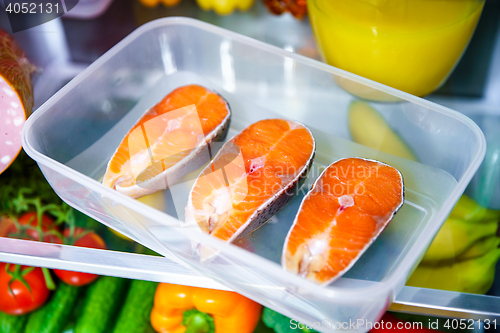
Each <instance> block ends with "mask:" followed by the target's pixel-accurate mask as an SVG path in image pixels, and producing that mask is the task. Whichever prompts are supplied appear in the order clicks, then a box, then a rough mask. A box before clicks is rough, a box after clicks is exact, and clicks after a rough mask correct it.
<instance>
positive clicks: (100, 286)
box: [74, 276, 128, 333]
mask: <svg viewBox="0 0 500 333" xmlns="http://www.w3.org/2000/svg"><path fill="white" fill-rule="evenodd" d="M127 285H128V280H126V279H121V278H117V277H112V276H101V277H99V278H98V279H97V280H96V281H95V282H94V283H92V284H91V285H90V286H89V288H88V290H87V294H86V295H85V301H84V302H83V307H82V310H81V313H80V317H79V318H78V320H77V322H76V326H75V330H74V332H75V333H107V332H109V331H110V327H112V325H113V321H114V319H115V317H116V314H117V312H118V310H119V309H120V306H121V304H122V299H123V296H124V295H125V293H126V288H127Z"/></svg>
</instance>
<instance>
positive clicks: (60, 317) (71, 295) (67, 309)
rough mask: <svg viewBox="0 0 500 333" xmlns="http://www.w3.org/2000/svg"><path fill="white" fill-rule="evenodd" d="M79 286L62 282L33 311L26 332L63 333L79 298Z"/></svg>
mask: <svg viewBox="0 0 500 333" xmlns="http://www.w3.org/2000/svg"><path fill="white" fill-rule="evenodd" d="M78 293H79V288H78V287H73V286H70V285H68V284H66V283H64V282H60V283H59V285H58V286H57V289H56V291H55V292H54V295H52V297H51V298H50V300H49V301H48V302H47V303H46V304H45V305H44V306H42V307H41V308H40V309H38V310H36V311H35V312H33V313H31V314H30V315H29V317H28V323H27V324H26V328H25V329H24V333H61V332H62V330H63V328H64V326H65V325H66V322H67V321H68V319H69V317H70V316H71V312H72V311H73V307H74V305H75V303H76V300H77V299H78Z"/></svg>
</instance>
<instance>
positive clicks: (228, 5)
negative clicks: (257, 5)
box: [196, 0, 254, 15]
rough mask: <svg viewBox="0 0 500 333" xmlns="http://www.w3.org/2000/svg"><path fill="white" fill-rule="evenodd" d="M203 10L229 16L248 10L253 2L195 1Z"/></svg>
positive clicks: (235, 0)
mask: <svg viewBox="0 0 500 333" xmlns="http://www.w3.org/2000/svg"><path fill="white" fill-rule="evenodd" d="M196 2H197V3H198V6H200V8H201V9H203V10H211V9H213V10H214V11H215V12H216V13H217V14H219V15H229V14H231V13H232V12H233V11H234V10H236V9H239V10H241V11H246V10H249V9H250V7H252V5H253V2H254V0H196Z"/></svg>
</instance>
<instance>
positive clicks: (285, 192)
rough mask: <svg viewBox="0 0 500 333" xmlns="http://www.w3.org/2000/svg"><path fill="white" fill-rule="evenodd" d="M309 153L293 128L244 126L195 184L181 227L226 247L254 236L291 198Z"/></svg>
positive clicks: (280, 122)
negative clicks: (194, 228) (196, 229)
mask: <svg viewBox="0 0 500 333" xmlns="http://www.w3.org/2000/svg"><path fill="white" fill-rule="evenodd" d="M314 152H315V141H314V138H313V135H312V133H311V132H310V131H309V129H307V128H306V127H305V126H303V125H301V124H299V123H297V122H294V121H290V120H284V119H267V120H262V121H259V122H257V123H254V124H252V125H250V126H249V127H247V128H246V129H244V130H243V131H242V132H241V133H240V134H238V135H236V136H235V137H234V138H232V139H231V140H230V141H228V142H227V143H226V144H224V146H223V147H222V148H221V150H220V151H219V153H218V154H217V156H216V157H215V158H214V160H213V162H212V163H211V164H210V165H208V166H207V167H206V168H205V170H203V171H202V173H201V174H200V176H199V177H198V179H197V180H196V182H195V184H194V186H193V188H192V189H191V192H190V195H189V200H188V205H187V207H186V223H188V224H193V225H196V224H197V226H198V227H199V229H201V230H202V231H203V232H206V233H208V234H210V235H212V236H214V237H217V238H219V239H221V240H223V241H227V242H231V241H233V240H234V239H235V238H236V237H238V236H240V235H241V236H242V235H244V234H246V233H249V232H251V231H253V230H255V229H256V228H258V227H260V226H261V225H262V224H264V223H265V222H267V220H268V219H269V218H271V217H272V216H273V215H274V214H276V212H278V211H279V210H280V209H281V208H283V207H284V206H285V205H286V204H287V203H288V202H289V201H290V200H291V199H292V198H293V196H294V195H295V194H296V192H297V191H298V189H299V187H300V185H302V182H303V180H304V179H305V177H306V176H307V173H308V171H309V169H310V167H311V164H312V161H313V158H314Z"/></svg>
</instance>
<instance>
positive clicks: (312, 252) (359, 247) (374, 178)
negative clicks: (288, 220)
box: [282, 158, 404, 284]
mask: <svg viewBox="0 0 500 333" xmlns="http://www.w3.org/2000/svg"><path fill="white" fill-rule="evenodd" d="M403 201H404V183H403V176H402V175H401V173H400V172H399V171H398V170H396V169H395V168H393V167H391V166H389V165H387V164H384V163H381V162H378V161H373V160H367V159H362V158H346V159H341V160H339V161H337V162H335V163H333V164H331V165H330V166H329V167H328V168H326V169H325V170H324V171H323V173H322V174H321V176H320V177H319V178H318V179H317V180H316V182H315V183H314V185H313V186H312V188H311V190H310V191H309V192H308V193H307V195H306V196H305V197H304V199H303V201H302V203H301V205H300V208H299V212H298V214H297V216H296V218H295V221H294V223H293V225H292V228H291V229H290V231H289V232H288V235H287V237H286V239H285V244H284V247H283V255H282V265H283V267H284V268H285V269H286V270H288V271H290V272H293V273H296V274H299V275H301V276H303V277H305V278H307V279H309V280H312V281H314V282H316V283H318V284H328V283H330V282H332V281H334V280H335V279H337V278H339V277H340V276H342V274H344V273H345V272H346V271H347V270H348V269H349V268H350V267H352V266H353V265H354V263H355V262H356V261H357V260H358V259H359V257H360V256H361V255H362V254H363V252H364V251H366V249H367V248H368V246H370V244H371V243H372V242H373V241H374V240H375V239H376V238H377V237H378V235H380V233H381V232H382V231H383V230H384V228H385V227H386V226H387V225H388V224H389V222H390V221H391V219H392V217H393V216H394V214H395V213H396V212H397V211H398V209H399V208H400V207H401V206H402V205H403Z"/></svg>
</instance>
